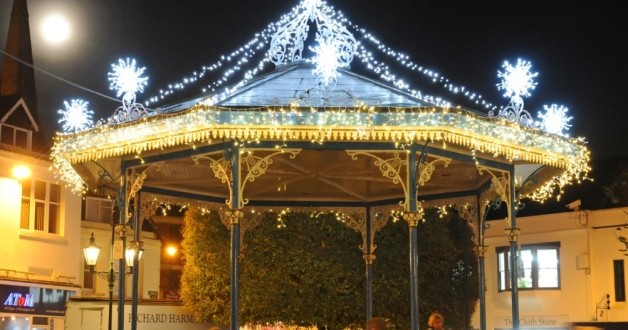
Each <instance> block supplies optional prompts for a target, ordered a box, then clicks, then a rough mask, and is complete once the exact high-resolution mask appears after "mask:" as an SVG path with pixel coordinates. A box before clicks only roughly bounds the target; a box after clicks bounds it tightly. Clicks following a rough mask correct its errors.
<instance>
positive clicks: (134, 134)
mask: <svg viewBox="0 0 628 330" xmlns="http://www.w3.org/2000/svg"><path fill="white" fill-rule="evenodd" d="M308 11H310V12H308ZM311 11H315V14H316V15H313V14H314V13H313V12H311ZM304 17H316V20H317V21H316V22H317V24H318V23H319V20H320V24H323V25H324V26H323V29H327V30H325V31H327V32H326V34H325V35H326V36H328V37H329V36H331V37H330V38H335V37H336V36H340V37H343V38H345V39H347V40H349V41H348V42H347V41H346V40H345V41H343V42H338V43H334V40H331V41H330V40H329V39H324V38H323V36H320V35H319V40H318V41H319V43H320V42H329V43H327V44H326V46H331V48H333V47H343V50H342V51H343V52H342V53H340V52H339V53H334V52H333V49H331V50H330V49H329V47H320V48H315V49H313V50H314V51H315V52H317V51H318V52H319V54H318V55H317V56H319V57H317V58H315V59H314V60H312V59H310V61H313V62H314V63H316V64H317V65H319V64H320V65H323V64H324V65H330V64H329V63H328V62H325V63H323V60H322V59H321V57H320V56H321V54H320V52H324V53H325V58H328V60H329V61H334V60H336V61H337V60H338V58H339V56H340V57H342V58H344V59H346V58H349V57H352V56H355V57H356V58H358V59H359V60H360V62H362V63H363V64H364V65H365V67H366V69H368V70H370V71H372V72H373V73H374V74H376V75H378V76H379V78H380V79H382V80H384V81H387V82H389V83H392V84H393V85H394V86H396V87H397V88H399V89H401V90H404V91H406V92H408V93H410V94H411V95H413V96H414V97H415V98H417V99H419V100H421V101H423V102H426V103H428V104H431V105H432V106H427V107H426V106H423V107H415V108H392V107H390V108H377V109H376V108H375V107H373V106H366V105H364V104H356V105H355V106H352V107H344V108H340V107H335V108H328V109H326V111H324V112H319V111H318V110H317V109H314V108H309V110H308V108H307V107H305V108H304V107H300V106H297V105H295V104H292V105H289V106H279V107H251V108H248V109H238V111H234V110H233V109H230V108H225V107H220V106H216V104H219V102H220V101H222V100H224V99H225V98H227V97H228V96H230V95H232V94H233V93H235V92H236V91H238V90H239V89H240V88H241V87H242V86H244V85H246V84H247V83H248V82H249V81H250V80H251V79H253V78H254V77H256V76H257V75H258V74H259V73H261V72H263V71H264V70H265V69H266V66H267V65H269V63H270V62H273V63H275V64H278V61H282V62H281V63H284V61H285V63H289V62H291V61H295V60H301V54H302V51H303V49H302V48H298V47H303V42H302V41H304V40H296V38H295V37H294V36H301V35H304V33H303V29H306V28H307V26H303V24H305V23H303V21H304V19H303V18H304ZM295 21H298V23H299V24H301V26H297V25H298V24H296V23H294V22H295ZM295 24H296V25H295ZM347 26H349V27H351V28H352V30H355V31H357V32H359V33H361V35H362V38H360V39H359V40H360V41H358V42H355V43H353V41H351V39H352V38H353V37H352V36H351V37H348V36H347V35H346V34H347V33H348V32H347V29H346V27H347ZM289 28H293V29H297V30H298V29H301V30H300V31H297V32H296V33H293V31H288V32H287V33H286V35H287V37H285V36H282V33H285V32H286V31H287V29H289ZM334 28H337V29H340V31H339V32H333V31H332V32H330V31H328V30H333V29H334ZM319 29H320V27H319ZM367 42H368V43H370V44H372V45H374V46H375V49H377V51H378V52H379V53H380V54H384V55H385V56H386V57H389V58H393V59H394V60H395V61H396V62H397V64H399V65H402V66H403V67H405V68H407V69H409V70H410V71H412V72H415V73H417V74H420V75H423V76H425V77H427V78H429V79H430V81H432V82H433V83H437V84H439V85H441V86H442V87H444V88H445V89H446V90H448V91H449V92H451V93H454V94H462V95H464V96H466V97H467V98H468V99H469V100H472V101H473V102H475V103H476V104H479V105H482V106H483V107H485V108H486V109H489V110H490V111H489V116H488V117H486V116H479V115H477V114H474V113H472V112H470V111H466V110H464V109H462V108H459V107H452V105H451V103H449V102H448V101H446V100H444V99H442V98H439V97H436V96H432V95H429V94H426V93H424V92H422V91H420V90H417V89H413V88H411V87H410V85H409V84H407V83H406V82H404V81H403V80H401V79H400V78H398V75H397V74H395V73H394V72H393V70H392V69H391V67H390V66H389V65H388V64H386V63H385V62H384V61H382V60H378V59H377V58H376V57H375V55H373V52H371V51H368V50H367V48H366V47H365V46H364V43H367ZM295 47H296V48H295ZM323 48H325V49H323ZM353 48H355V49H353ZM262 49H268V50H267V51H266V52H265V54H264V55H265V56H264V57H263V59H261V60H260V61H259V62H258V63H257V65H256V66H255V67H254V68H253V69H249V70H247V71H245V72H244V73H243V78H242V79H241V80H240V81H238V82H237V83H235V84H233V85H230V87H228V88H226V87H225V86H226V85H228V84H230V83H231V82H232V79H233V78H235V77H236V74H238V73H240V72H241V71H242V70H244V69H245V67H248V65H249V64H250V62H251V61H252V60H253V58H254V57H255V55H257V54H258V53H259V51H260V50H262ZM278 51H281V52H285V53H289V54H291V56H284V53H278ZM269 54H273V56H274V57H273V58H274V59H271V57H270V56H269ZM341 66H342V63H332V64H331V66H326V67H325V68H324V69H320V68H319V69H315V70H314V73H317V72H318V74H321V73H322V74H324V75H327V76H326V77H323V79H324V81H328V80H326V79H330V78H329V77H332V78H333V79H335V76H334V75H335V74H336V72H335V70H336V67H341ZM502 68H503V69H504V71H500V72H499V75H498V76H499V77H500V78H502V81H501V82H500V83H499V84H498V85H497V87H498V88H499V89H504V90H505V93H504V96H505V97H509V98H510V103H509V104H508V106H506V107H503V108H499V109H498V108H497V107H496V106H494V105H492V104H491V103H488V102H486V101H485V100H484V99H483V97H482V96H481V95H479V94H477V93H474V92H472V91H470V90H469V89H468V88H466V87H464V86H457V85H455V84H453V83H451V82H450V81H449V79H448V78H446V77H444V76H443V75H441V74H439V73H437V72H435V71H433V70H430V69H427V68H424V67H422V66H420V65H418V64H416V63H414V62H412V61H411V60H410V58H409V57H408V56H407V55H405V54H402V53H399V52H396V51H394V50H392V49H391V48H390V47H388V46H386V45H384V44H383V43H381V42H380V41H379V40H377V39H376V38H375V37H374V36H373V35H372V34H370V33H369V32H367V31H366V30H365V29H363V28H361V27H359V26H358V25H356V24H353V23H351V22H350V21H349V20H348V19H347V18H346V17H344V15H343V14H342V13H341V12H339V11H335V10H334V9H333V8H332V7H329V6H327V5H326V3H325V2H323V1H320V0H303V1H302V2H301V3H300V4H299V5H298V6H296V7H294V8H293V9H292V11H291V12H290V13H288V14H286V15H283V16H282V17H281V18H280V19H279V20H278V21H277V22H274V23H271V24H269V25H268V26H267V28H265V29H264V30H262V31H261V32H259V33H257V34H256V35H255V37H254V38H252V39H251V40H249V42H247V43H246V44H245V45H244V46H242V47H240V48H238V49H237V50H236V51H233V52H232V53H231V54H229V55H226V56H221V58H220V60H218V61H216V62H214V63H213V64H211V65H207V66H203V67H202V68H201V70H199V71H198V72H193V74H192V76H190V77H186V78H183V79H182V80H181V81H179V82H175V83H171V84H169V85H168V87H167V88H166V89H164V90H160V91H159V93H160V95H159V96H154V97H150V98H149V100H148V101H147V102H145V103H144V104H139V103H137V102H135V98H136V93H137V92H141V91H142V90H143V88H144V87H145V85H146V83H147V80H148V78H146V77H144V76H143V74H144V72H145V68H144V67H140V66H138V65H137V62H136V61H135V60H132V59H128V58H127V59H126V60H122V59H120V60H119V61H118V62H117V63H114V64H112V71H111V72H110V73H109V75H108V76H109V81H110V83H111V85H110V88H111V89H112V90H116V91H117V95H118V97H120V96H122V106H121V107H119V108H118V109H117V110H116V113H115V114H114V116H113V118H109V119H108V121H102V120H99V121H98V122H97V123H96V124H92V123H91V122H90V121H91V117H92V115H93V111H91V110H89V109H88V108H87V106H88V102H84V101H79V100H71V101H70V102H65V103H64V105H65V107H66V109H65V110H59V113H60V114H61V119H60V123H62V124H63V127H64V130H66V132H67V133H66V134H59V135H58V136H57V138H56V142H55V145H54V146H53V149H52V158H53V163H54V167H55V170H56V172H57V174H59V175H60V177H61V178H62V179H63V180H64V181H66V182H69V183H70V185H71V186H72V187H73V190H75V191H79V192H80V191H82V190H83V189H84V187H83V183H82V179H81V178H80V176H79V175H78V174H77V173H76V171H75V170H74V169H73V167H72V164H74V163H78V162H83V161H89V160H94V159H96V158H98V157H107V156H120V155H123V154H129V153H130V154H135V155H136V157H137V158H141V154H142V152H145V151H149V150H157V149H160V148H165V147H171V146H176V145H182V144H188V145H189V144H192V145H194V144H199V143H211V139H215V138H222V139H224V138H231V139H236V140H238V141H242V143H244V144H246V143H255V142H259V141H261V140H263V139H265V140H268V139H271V140H278V141H282V143H278V144H277V147H278V148H281V147H282V146H285V145H286V143H287V142H289V141H303V140H309V141H310V142H313V143H319V144H322V143H324V142H325V141H332V140H335V141H340V140H343V141H356V140H357V141H382V140H385V141H391V142H393V143H394V144H395V146H397V147H398V148H404V146H406V145H408V144H411V143H415V142H418V141H432V142H439V143H442V144H443V148H446V147H447V144H448V143H450V144H457V145H462V146H466V147H468V148H469V149H470V150H471V151H472V153H473V154H475V153H476V152H482V153H489V154H493V155H495V156H504V157H505V158H506V159H508V160H510V161H514V160H520V159H521V160H527V161H534V162H538V163H542V164H547V165H550V166H555V167H558V168H561V169H563V171H562V173H561V174H560V175H559V176H557V177H555V178H553V179H551V180H549V181H547V182H546V183H545V184H544V185H543V186H542V187H541V188H540V189H538V190H537V191H535V192H533V193H532V194H531V195H529V196H527V197H530V198H532V199H537V200H544V199H547V198H548V197H549V196H552V195H553V194H554V193H555V192H556V191H557V190H558V191H559V192H560V191H562V187H564V186H565V185H568V184H570V183H572V182H577V181H580V180H582V179H583V178H586V175H587V173H588V172H589V170H590V169H589V167H588V160H589V155H588V150H587V149H586V147H585V146H584V144H585V141H584V139H583V138H577V139H573V138H568V136H567V135H566V133H565V132H563V131H564V130H566V129H568V128H569V127H570V125H569V124H568V121H569V120H570V119H571V117H568V116H567V115H566V112H567V109H566V108H565V107H562V106H558V105H551V106H545V111H546V113H545V114H542V115H541V116H540V117H541V119H542V121H538V122H537V121H534V120H532V119H531V117H530V116H529V113H528V112H527V110H525V109H524V108H523V99H522V97H524V96H528V95H529V94H530V90H531V89H533V88H534V87H535V86H536V83H535V81H534V78H535V77H536V76H537V74H536V73H534V72H531V71H530V70H531V63H530V62H528V61H525V60H521V59H518V60H517V63H516V65H511V64H510V63H509V62H507V61H506V62H504V64H503V65H502ZM219 69H222V70H223V73H222V76H221V77H220V78H219V79H218V80H214V81H213V82H211V83H210V84H208V85H207V86H206V87H205V89H204V92H208V93H209V94H210V95H211V96H210V97H208V98H206V99H205V100H203V101H202V102H201V103H198V104H196V105H195V106H193V107H192V108H189V109H187V110H184V111H180V112H178V113H170V114H161V113H159V111H157V110H152V109H146V108H144V105H146V106H149V105H151V104H152V103H153V102H157V101H163V100H164V99H165V98H166V97H168V96H171V95H173V94H175V93H176V92H177V91H179V90H183V89H184V88H186V87H187V86H190V85H192V84H195V83H197V82H198V81H199V80H200V79H201V78H203V77H204V76H205V75H207V74H209V73H210V72H213V71H218V70H219ZM495 110H499V112H498V114H497V115H491V114H492V113H493V111H495ZM559 194H560V193H559Z"/></svg>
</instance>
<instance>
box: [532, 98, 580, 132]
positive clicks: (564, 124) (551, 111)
mask: <svg viewBox="0 0 628 330" xmlns="http://www.w3.org/2000/svg"><path fill="white" fill-rule="evenodd" d="M543 109H545V113H540V114H539V118H541V122H539V123H538V125H539V126H540V127H541V128H542V129H543V130H545V131H546V132H548V133H552V134H557V135H563V136H568V135H567V134H566V133H563V130H568V129H569V127H571V125H570V124H569V121H570V120H571V119H572V118H573V117H567V111H568V109H567V108H566V107H564V106H562V105H561V106H558V105H556V104H552V105H551V106H549V107H548V106H547V105H543Z"/></svg>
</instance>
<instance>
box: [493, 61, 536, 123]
mask: <svg viewBox="0 0 628 330" xmlns="http://www.w3.org/2000/svg"><path fill="white" fill-rule="evenodd" d="M502 67H503V68H504V69H505V70H504V71H503V72H502V71H497V77H498V78H501V79H502V81H501V82H500V83H499V84H497V89H498V90H502V89H503V90H505V92H504V96H505V97H509V98H510V102H509V103H508V105H507V106H506V107H505V108H504V109H502V110H500V112H499V115H500V116H501V117H505V118H507V119H508V120H511V121H515V122H518V123H521V124H524V125H528V126H532V125H533V124H534V121H533V120H532V116H530V113H529V112H528V111H526V110H524V109H523V98H522V96H530V90H532V89H534V87H536V85H537V83H536V82H535V81H534V78H536V77H537V76H538V75H539V73H538V72H535V73H532V72H530V68H531V67H532V64H531V63H530V62H529V61H525V60H522V59H517V65H516V66H512V65H510V63H508V61H504V64H503V65H502Z"/></svg>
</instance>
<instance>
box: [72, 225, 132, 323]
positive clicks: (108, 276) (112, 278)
mask: <svg viewBox="0 0 628 330" xmlns="http://www.w3.org/2000/svg"><path fill="white" fill-rule="evenodd" d="M122 231H124V229H123V230H122ZM112 243H113V242H112ZM141 243H142V242H137V244H132V245H131V246H130V247H129V249H127V250H126V251H125V253H124V257H125V258H124V259H125V262H126V265H128V266H129V272H128V273H127V272H123V273H124V274H132V273H133V263H134V260H136V257H135V253H136V251H138V253H137V260H138V261H139V259H140V258H141V257H142V254H143V249H141ZM112 250H113V246H112ZM83 254H84V256H85V262H86V263H87V265H88V266H89V271H90V273H93V274H96V275H98V277H100V278H102V279H103V280H106V281H107V282H108V286H109V320H108V323H107V329H109V330H111V327H112V315H113V313H112V310H113V287H114V286H115V283H116V280H117V279H116V275H117V274H118V272H116V270H115V269H114V266H113V265H114V256H113V251H112V255H111V258H110V260H109V270H108V271H106V272H100V271H96V269H95V266H96V263H97V262H98V256H99V255H100V246H98V245H96V240H95V239H94V233H93V232H92V234H91V236H90V238H89V244H87V246H85V248H83ZM122 292H124V291H122ZM119 298H122V299H124V297H119Z"/></svg>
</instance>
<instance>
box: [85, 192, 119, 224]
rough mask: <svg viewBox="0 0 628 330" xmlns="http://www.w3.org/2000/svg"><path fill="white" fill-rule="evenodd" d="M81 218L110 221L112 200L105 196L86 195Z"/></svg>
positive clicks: (111, 217) (111, 218)
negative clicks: (83, 215)
mask: <svg viewBox="0 0 628 330" xmlns="http://www.w3.org/2000/svg"><path fill="white" fill-rule="evenodd" d="M83 220H88V221H98V222H106V223H111V221H112V220H113V201H112V200H111V199H107V198H98V197H86V198H85V217H84V219H83Z"/></svg>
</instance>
